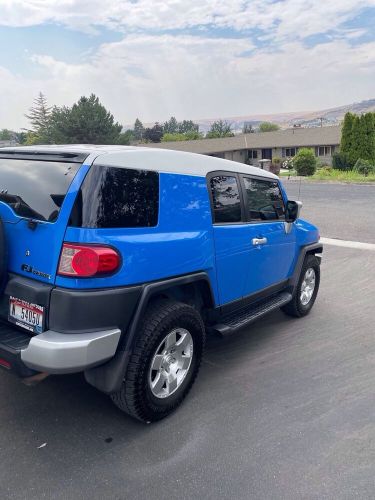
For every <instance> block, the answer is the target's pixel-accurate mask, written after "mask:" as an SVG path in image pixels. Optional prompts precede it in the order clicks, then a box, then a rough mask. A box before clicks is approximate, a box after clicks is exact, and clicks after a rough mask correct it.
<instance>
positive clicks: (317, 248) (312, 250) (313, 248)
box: [289, 242, 323, 291]
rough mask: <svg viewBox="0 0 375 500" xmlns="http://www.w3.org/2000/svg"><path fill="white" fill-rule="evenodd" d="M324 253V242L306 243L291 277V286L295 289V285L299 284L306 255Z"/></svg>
mask: <svg viewBox="0 0 375 500" xmlns="http://www.w3.org/2000/svg"><path fill="white" fill-rule="evenodd" d="M321 253H323V244H322V243H319V242H317V243H311V244H309V245H305V246H303V247H301V250H300V253H299V255H298V259H297V262H296V265H295V267H294V271H293V274H292V276H291V278H290V279H289V287H290V288H291V289H292V290H293V291H294V289H295V287H296V286H297V283H298V280H299V277H300V274H301V269H302V266H303V262H304V260H305V258H306V255H308V254H311V255H316V254H321Z"/></svg>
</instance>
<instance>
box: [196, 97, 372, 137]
mask: <svg viewBox="0 0 375 500" xmlns="http://www.w3.org/2000/svg"><path fill="white" fill-rule="evenodd" d="M348 111H351V112H352V113H357V114H361V113H366V112H368V111H374V112H375V99H369V100H366V101H361V102H356V103H353V104H347V105H345V106H339V107H337V108H331V109H324V110H319V111H299V112H295V113H275V114H268V115H267V114H264V115H248V116H240V117H224V118H222V119H224V120H227V121H229V122H230V123H232V126H233V129H234V130H235V131H241V130H242V127H243V125H244V123H245V122H246V123H251V124H252V125H253V126H254V127H257V126H258V125H259V123H261V122H262V121H270V122H274V123H278V124H279V125H280V127H282V128H289V127H292V126H293V125H301V126H302V127H318V126H320V125H321V122H322V124H323V125H326V126H329V125H337V124H339V123H340V122H341V121H342V119H343V118H344V115H345V113H346V112H348ZM195 121H196V123H198V124H199V126H200V129H201V130H202V131H204V132H206V131H207V130H209V128H210V126H211V124H212V123H213V122H214V121H215V119H205V120H195Z"/></svg>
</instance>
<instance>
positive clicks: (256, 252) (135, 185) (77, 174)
mask: <svg viewBox="0 0 375 500" xmlns="http://www.w3.org/2000/svg"><path fill="white" fill-rule="evenodd" d="M300 207H301V204H300V203H299V202H295V201H289V200H288V199H287V196H286V193H285V191H284V189H283V186H282V184H281V182H280V181H279V179H278V178H277V177H276V176H275V175H273V174H271V173H268V172H265V171H263V170H260V169H258V168H254V167H250V166H247V165H244V164H240V163H235V162H231V161H227V160H222V159H218V158H212V157H208V156H201V155H194V154H190V153H183V152H175V151H164V150H155V149H151V148H140V147H116V146H100V147H99V146H87V145H84V146H34V147H24V148H9V149H2V150H0V366H2V367H3V368H5V369H7V370H10V371H13V372H15V373H17V374H18V375H19V376H21V377H23V378H27V379H30V380H33V379H35V378H36V379H38V378H39V379H40V378H43V377H44V376H45V375H46V374H64V373H74V372H84V375H85V378H86V380H87V382H88V383H90V384H92V385H93V386H94V387H96V388H97V389H99V390H101V391H103V392H105V393H107V394H109V395H110V397H111V398H112V400H113V401H114V403H115V404H116V405H117V406H118V407H119V408H120V409H121V410H123V411H125V412H127V413H128V414H130V415H132V416H133V417H136V418H138V419H139V420H142V421H145V422H151V421H155V420H159V419H161V418H163V417H165V416H166V415H168V414H169V413H171V412H172V411H173V410H174V409H175V408H176V407H177V406H178V405H179V404H180V403H181V402H182V400H183V399H184V398H185V396H186V395H187V393H188V392H189V390H190V388H191V386H192V384H193V382H194V380H195V378H196V376H197V373H198V370H199V365H200V362H201V359H202V353H203V350H204V345H205V337H206V333H210V332H216V333H218V334H220V335H227V334H231V333H233V332H235V331H236V330H238V329H240V328H242V327H244V326H247V325H248V324H250V323H251V322H252V321H254V320H256V319H258V318H260V317H261V316H263V315H265V314H267V313H269V312H270V311H273V310H275V309H277V308H282V309H283V311H285V312H286V313H287V314H290V315H293V316H297V317H300V316H304V315H306V314H307V313H308V312H309V311H310V309H311V308H312V306H313V304H314V301H315V298H316V295H317V292H318V287H319V280H320V254H321V252H322V245H321V244H320V243H319V234H318V230H317V228H316V227H314V226H313V225H311V224H310V223H308V222H306V221H304V220H302V219H300V218H299V211H300Z"/></svg>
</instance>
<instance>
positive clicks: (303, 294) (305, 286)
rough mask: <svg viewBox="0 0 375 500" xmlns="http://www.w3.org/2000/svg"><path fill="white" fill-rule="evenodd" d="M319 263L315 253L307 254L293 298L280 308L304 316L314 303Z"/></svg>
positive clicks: (318, 278)
mask: <svg viewBox="0 0 375 500" xmlns="http://www.w3.org/2000/svg"><path fill="white" fill-rule="evenodd" d="M319 283H320V265H319V259H318V258H317V257H315V255H308V256H307V257H306V258H305V261H304V263H303V266H302V269H301V274H300V278H299V280H298V284H297V287H296V289H295V291H294V294H293V299H292V300H291V301H290V302H288V304H286V305H285V306H283V307H282V308H281V309H282V310H283V311H284V312H285V313H286V314H289V315H290V316H295V317H297V318H300V317H302V316H306V314H308V313H309V312H310V311H311V308H312V306H313V305H314V302H315V299H316V296H317V294H318V290H319Z"/></svg>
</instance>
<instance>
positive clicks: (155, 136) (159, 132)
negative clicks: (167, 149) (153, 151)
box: [145, 122, 163, 142]
mask: <svg viewBox="0 0 375 500" xmlns="http://www.w3.org/2000/svg"><path fill="white" fill-rule="evenodd" d="M162 137H163V127H162V126H161V125H160V124H159V123H158V122H156V123H155V125H154V126H153V127H152V128H146V130H145V139H146V140H148V141H150V142H160V141H161V138H162Z"/></svg>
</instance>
